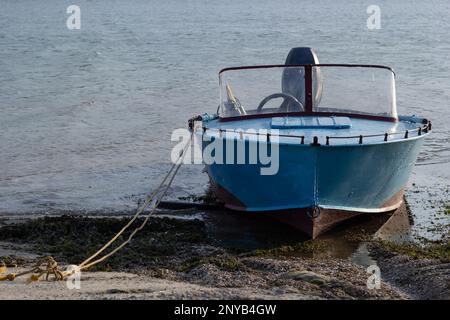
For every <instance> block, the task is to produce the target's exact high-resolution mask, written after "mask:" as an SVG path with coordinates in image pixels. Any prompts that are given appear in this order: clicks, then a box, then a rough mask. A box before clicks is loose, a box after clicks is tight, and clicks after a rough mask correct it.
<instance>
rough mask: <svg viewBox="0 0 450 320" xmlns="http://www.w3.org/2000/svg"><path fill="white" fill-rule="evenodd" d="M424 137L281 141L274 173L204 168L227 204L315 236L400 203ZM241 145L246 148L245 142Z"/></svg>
mask: <svg viewBox="0 0 450 320" xmlns="http://www.w3.org/2000/svg"><path fill="white" fill-rule="evenodd" d="M422 141H423V136H418V137H414V138H410V139H404V140H395V141H388V142H384V143H375V144H361V145H360V144H357V145H338V146H327V145H321V146H317V145H316V146H314V145H301V144H280V145H279V168H278V172H277V173H276V174H275V175H261V171H260V169H261V167H264V166H263V165H260V164H239V165H238V164H236V165H230V164H211V165H206V171H207V173H208V175H209V176H210V178H211V182H212V187H213V191H214V193H215V194H216V196H217V197H218V198H219V199H220V200H222V201H223V202H224V203H225V206H226V207H228V208H230V209H233V210H239V211H248V212H249V214H251V213H252V214H256V213H261V212H262V213H265V214H269V215H271V216H273V217H275V218H276V219H278V220H281V221H283V222H286V223H288V224H290V225H293V226H295V227H296V228H298V229H300V230H302V231H303V232H305V233H306V234H308V235H309V236H311V237H312V238H315V237H317V236H318V235H319V234H321V233H323V232H325V231H327V230H329V229H331V228H332V227H333V226H334V225H336V224H338V223H340V222H342V221H344V220H346V219H348V218H351V217H354V216H357V215H359V214H362V213H382V212H392V211H394V210H395V209H397V208H398V207H400V205H401V204H402V196H403V190H404V187H405V185H406V183H407V181H408V179H409V176H410V174H411V171H412V168H413V167H414V164H415V161H416V159H417V156H418V153H419V150H420V147H421V145H422ZM208 143H209V142H205V141H204V142H203V147H205V146H206V145H207V144H208ZM237 143H239V142H237ZM241 143H245V144H246V148H245V150H247V152H248V150H249V148H248V143H249V142H248V141H243V140H241ZM269 144H270V143H269ZM268 147H269V146H268Z"/></svg>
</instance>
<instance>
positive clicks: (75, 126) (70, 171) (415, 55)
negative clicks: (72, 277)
mask: <svg viewBox="0 0 450 320" xmlns="http://www.w3.org/2000/svg"><path fill="white" fill-rule="evenodd" d="M74 2H75V3H76V4H77V5H79V6H80V7H81V30H68V29H67V28H66V24H65V21H66V18H67V17H68V15H67V14H66V8H67V6H69V5H71V4H74ZM371 4H373V1H361V0H354V1H350V0H340V1H305V2H301V1H296V0H289V1H280V2H271V1H260V0H258V1H256V0H252V1H237V0H230V1H210V0H208V1H207V0H203V1H196V0H195V1H174V0H168V1H151V0H145V1H144V0H141V1H139V0H135V1H131V0H130V1H118V0H116V1H114V0H99V1H81V0H77V1H61V0H58V1H56V0H53V1H39V2H36V1H31V0H29V1H25V0H2V1H1V9H0V110H1V117H0V212H8V213H27V212H32V211H33V212H35V211H49V210H61V209H68V210H87V211H91V210H105V211H107V210H122V209H129V208H134V207H136V203H137V201H138V200H139V199H142V198H143V197H144V195H145V194H146V193H147V192H148V191H149V190H151V189H152V188H153V187H154V186H155V185H156V184H157V183H158V181H159V180H160V179H161V177H162V176H163V174H164V173H165V170H166V169H167V168H168V166H169V160H170V149H171V147H172V146H173V145H174V144H173V143H172V142H170V134H171V132H172V130H173V129H175V128H179V127H185V126H186V121H187V119H188V118H189V117H191V116H194V115H197V114H200V113H203V112H212V111H214V110H215V109H216V106H217V104H218V89H217V72H218V70H219V69H221V68H222V67H225V66H234V65H246V64H270V63H283V62H284V59H285V56H286V54H287V53H288V51H289V49H290V48H291V47H295V46H312V47H314V48H316V50H317V52H318V55H319V59H320V61H321V62H322V63H376V64H387V65H391V66H393V67H394V68H395V70H396V72H397V75H398V77H397V95H398V107H399V111H400V113H401V114H407V115H408V114H417V115H420V116H424V117H427V118H430V119H431V120H432V121H433V124H434V133H433V135H432V137H430V138H429V139H428V140H427V141H426V145H425V147H424V149H423V152H422V153H421V155H420V159H419V161H418V165H417V166H416V169H415V172H414V175H413V176H412V179H411V180H412V181H411V185H410V189H409V191H408V200H409V201H410V204H411V206H412V207H413V213H414V215H415V219H416V221H417V223H416V225H418V226H422V229H427V228H429V226H430V221H432V220H434V219H435V218H434V217H435V215H439V214H440V213H441V212H442V210H443V209H442V208H443V202H449V200H450V199H449V198H450V196H449V193H448V186H449V180H450V179H449V178H450V170H449V169H450V164H449V163H450V143H449V134H450V125H449V121H450V108H449V100H450V61H449V59H448V57H449V54H450V37H449V36H448V35H449V34H450V19H449V14H450V3H449V2H448V1H446V0H442V1H409V0H408V1H406V0H405V1H395V2H392V1H376V4H378V5H379V6H380V7H381V24H382V25H381V26H382V29H381V30H373V31H370V30H368V29H367V27H366V19H367V17H368V14H367V13H366V9H367V7H368V6H369V5H371ZM201 170H202V168H201V167H199V166H187V167H184V168H183V170H182V171H181V173H180V176H179V177H178V178H177V180H176V181H175V184H174V187H173V190H172V192H171V196H172V197H176V196H178V195H185V194H186V193H196V194H201V193H202V192H203V188H204V187H205V185H206V182H207V178H206V175H205V174H203V173H202V172H201ZM412 183H414V185H412ZM424 190H425V192H424ZM441 221H444V222H445V223H448V218H445V217H441Z"/></svg>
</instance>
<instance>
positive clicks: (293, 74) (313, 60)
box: [281, 47, 322, 110]
mask: <svg viewBox="0 0 450 320" xmlns="http://www.w3.org/2000/svg"><path fill="white" fill-rule="evenodd" d="M285 64H286V65H315V64H319V59H318V58H317V54H316V52H315V51H314V49H312V48H308V47H298V48H292V49H291V51H289V54H288V56H287V58H286V62H285ZM281 89H282V92H283V93H287V94H290V95H292V96H294V97H295V98H297V100H298V101H300V102H301V103H302V104H303V105H305V100H306V99H305V98H306V92H305V70H304V68H301V67H299V68H285V69H284V71H283V76H282V82H281ZM312 90H313V107H314V106H316V107H317V106H318V105H319V103H320V99H321V98H322V74H321V72H320V68H319V67H314V68H313V69H312ZM290 103H291V102H289V101H285V104H286V105H284V106H283V109H286V110H290V107H291V106H290V105H289V104H290Z"/></svg>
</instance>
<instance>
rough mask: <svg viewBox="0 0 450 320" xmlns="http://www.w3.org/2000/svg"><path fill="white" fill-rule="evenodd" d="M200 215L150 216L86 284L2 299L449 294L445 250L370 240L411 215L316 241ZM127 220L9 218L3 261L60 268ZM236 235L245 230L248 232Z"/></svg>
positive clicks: (29, 289) (19, 287)
mask: <svg viewBox="0 0 450 320" xmlns="http://www.w3.org/2000/svg"><path fill="white" fill-rule="evenodd" d="M222 216H223V213H221V214H220V215H219V217H222ZM193 217H194V218H192V219H178V218H177V219H175V218H173V217H167V214H161V215H160V216H158V217H154V218H152V219H151V220H150V222H149V224H148V225H147V226H146V228H144V230H142V232H141V233H140V234H139V235H138V236H137V237H136V238H135V240H134V241H133V242H132V243H130V245H129V246H127V247H126V248H125V249H123V250H122V251H120V252H119V253H118V254H117V255H116V256H114V257H113V258H112V259H111V260H108V261H107V262H106V263H102V264H100V265H98V266H96V267H95V268H93V269H92V270H89V272H83V273H82V276H81V289H80V290H76V289H75V290H69V289H67V287H66V283H65V282H45V281H39V282H33V283H31V284H26V278H20V279H17V280H16V281H15V282H0V288H1V290H0V299H417V298H420V299H449V292H450V261H447V260H446V259H447V258H446V256H445V255H443V256H442V257H441V256H439V255H438V256H431V259H430V257H429V256H427V255H426V254H425V253H423V254H422V255H416V256H415V257H411V255H409V252H408V251H404V252H401V251H399V250H397V249H396V248H391V247H389V246H386V245H384V243H383V242H378V241H371V240H369V239H370V238H372V237H373V235H374V234H383V232H384V233H386V229H388V230H390V232H392V229H394V230H397V229H398V228H400V229H402V223H405V219H406V221H408V217H407V216H406V217H405V216H404V215H401V216H400V218H396V217H395V219H394V218H390V219H387V220H388V221H389V220H396V221H394V222H396V223H392V221H391V222H390V225H388V227H386V222H388V221H386V219H385V220H384V221H379V224H381V226H382V227H380V226H376V224H375V223H374V221H373V220H369V221H360V222H353V223H351V224H349V225H347V226H346V225H344V226H342V227H341V228H338V229H337V230H336V231H334V232H331V233H329V234H327V235H326V236H324V237H322V238H321V239H319V240H315V241H305V240H304V239H303V240H302V239H301V238H298V237H297V238H296V237H295V234H296V233H293V234H290V231H289V230H287V229H284V227H282V226H279V225H276V224H275V225H273V226H272V227H273V228H272V229H273V235H272V236H271V239H272V241H263V240H261V238H263V235H262V233H264V232H265V234H266V235H267V232H266V231H267V230H265V229H264V228H266V227H267V221H262V222H261V223H260V224H259V223H258V222H257V221H256V222H254V223H253V224H251V223H248V221H246V223H245V224H243V223H242V221H241V225H243V226H246V227H248V226H250V225H251V226H252V230H250V231H249V230H236V228H234V225H233V223H232V222H230V221H228V224H227V223H224V220H220V221H221V224H219V223H218V221H215V220H214V219H220V218H219V217H217V216H214V215H212V216H211V217H209V218H208V219H203V220H200V219H197V218H195V217H196V215H194V216H193ZM234 218H235V217H234V216H233V215H231V216H226V219H228V220H233V219H234ZM236 218H238V217H236ZM397 220H399V221H400V222H398V221H397ZM126 221H127V219H126V218H111V217H109V218H103V217H90V218H88V217H81V216H74V215H65V216H55V217H42V218H37V219H36V218H33V219H29V218H22V219H19V220H17V218H10V219H8V218H5V219H4V220H3V221H2V222H1V223H2V224H1V228H0V241H1V242H0V260H4V261H5V262H6V264H7V265H8V267H9V271H14V272H17V271H20V270H24V268H27V267H30V266H31V265H32V263H33V261H34V260H35V258H36V257H37V256H42V255H52V256H54V257H55V259H56V260H57V261H58V262H59V263H60V264H61V265H63V266H64V265H66V264H73V263H79V261H82V260H83V258H85V257H86V256H88V254H90V253H92V252H94V251H95V250H96V249H98V248H99V246H100V245H101V244H103V243H104V242H105V241H106V240H108V239H109V238H110V237H111V236H112V235H113V234H114V233H115V232H116V231H117V230H118V229H120V227H121V226H123V225H124V224H125V222H126ZM214 221H215V222H214ZM396 224H398V225H399V226H396ZM227 226H228V227H227ZM283 230H284V235H283V236H282V235H281V234H280V237H277V233H283ZM397 231H398V230H397ZM230 232H231V234H229V233H230ZM234 232H242V234H241V238H239V237H236V236H234ZM265 238H266V240H267V236H266V237H265ZM282 239H284V240H282ZM447 246H448V244H447ZM443 252H445V248H444V251H443ZM371 264H376V265H378V266H379V267H380V269H381V278H382V281H381V288H380V289H369V288H368V287H367V280H368V277H369V276H370V274H368V273H367V271H366V267H367V266H368V265H371ZM14 265H17V268H16V267H14ZM93 271H95V272H93Z"/></svg>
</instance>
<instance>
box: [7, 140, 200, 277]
mask: <svg viewBox="0 0 450 320" xmlns="http://www.w3.org/2000/svg"><path fill="white" fill-rule="evenodd" d="M192 139H193V132H192V133H191V137H190V139H189V141H188V142H187V143H186V145H185V146H184V147H183V149H182V151H181V152H180V155H179V156H178V159H177V160H176V161H175V162H174V163H173V164H172V166H171V168H170V170H169V171H168V172H167V174H166V176H165V177H164V179H163V180H162V181H161V183H160V184H159V185H158V187H157V188H156V189H155V190H154V191H153V192H152V193H151V194H150V195H149V196H148V197H147V198H146V200H145V202H144V203H143V204H142V205H141V206H140V207H139V208H138V210H137V211H136V213H135V214H134V215H133V217H132V218H131V219H130V221H128V223H127V224H126V225H125V226H124V227H123V228H122V229H121V230H120V231H119V232H117V233H116V234H115V235H114V237H112V238H111V240H109V241H108V242H107V243H105V244H104V245H103V246H102V247H101V248H100V249H99V250H97V251H96V252H95V253H94V254H92V255H91V256H89V257H88V258H87V259H85V260H84V261H83V262H81V263H80V264H79V265H77V266H76V268H72V271H60V270H59V269H58V264H57V262H56V261H55V260H54V259H53V257H45V258H44V259H40V260H39V261H38V262H37V263H36V264H35V266H34V267H33V268H32V269H29V270H26V271H23V272H21V273H17V274H15V273H10V274H6V275H0V281H5V280H9V281H13V280H15V279H16V278H18V277H20V276H24V275H27V274H30V273H33V274H32V275H31V277H30V278H29V279H28V282H32V281H37V280H39V278H40V277H41V276H42V275H44V274H46V280H48V278H49V276H50V275H54V280H63V279H64V278H65V277H68V276H70V275H72V274H74V273H75V272H77V271H79V270H85V269H88V268H90V267H92V266H94V265H96V264H98V263H100V262H103V261H105V260H106V259H108V258H109V257H111V256H112V255H113V254H115V253H116V252H117V251H119V250H120V249H122V248H123V247H124V246H125V245H127V244H128V243H129V242H130V241H131V240H132V239H133V237H134V236H135V235H136V234H137V233H138V232H139V231H141V230H142V229H143V228H144V227H145V225H146V224H147V222H148V220H149V218H150V216H151V215H152V214H153V213H154V212H155V210H156V209H157V208H158V205H159V204H160V203H161V200H162V199H163V198H164V196H165V195H166V193H167V191H168V190H169V188H170V186H171V184H172V182H173V180H174V179H175V176H176V175H177V173H178V170H179V169H180V167H181V165H182V164H183V161H184V158H185V156H186V153H187V150H188V148H189V146H190V144H191V143H192ZM166 181H168V182H167V184H166V185H164V184H165V183H166ZM150 205H152V206H151V210H150V211H149V213H148V214H147V215H146V217H145V219H144V221H143V222H142V223H141V225H140V226H139V227H137V228H136V229H134V230H133V232H132V233H131V234H130V235H129V237H128V239H127V240H125V241H124V242H122V243H121V244H120V245H119V246H118V247H116V248H115V249H113V250H112V251H110V252H109V253H107V254H105V255H104V256H102V257H100V258H98V259H96V260H94V261H92V260H93V259H95V258H96V257H97V256H98V255H100V254H101V253H102V252H103V251H105V250H106V249H107V248H109V247H110V246H111V245H112V244H113V243H114V242H115V241H116V240H117V239H118V238H119V237H120V236H121V235H122V234H123V233H124V232H125V231H126V230H127V229H128V228H129V227H130V226H131V225H132V224H133V222H134V221H136V219H137V218H138V217H139V216H140V215H141V214H142V213H143V212H144V211H145V209H147V208H148V207H149V206H150ZM42 265H44V266H45V268H44V269H43V268H42ZM1 269H3V270H2V271H5V270H6V268H1ZM0 273H3V272H0Z"/></svg>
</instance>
